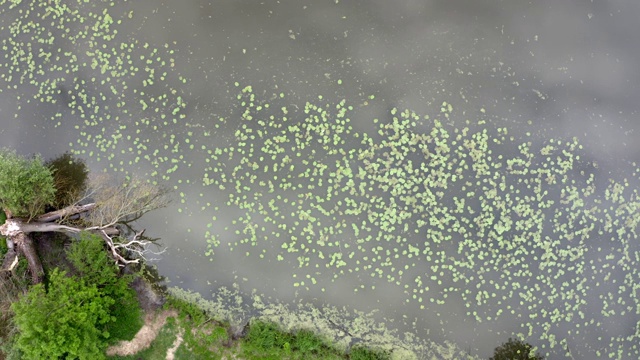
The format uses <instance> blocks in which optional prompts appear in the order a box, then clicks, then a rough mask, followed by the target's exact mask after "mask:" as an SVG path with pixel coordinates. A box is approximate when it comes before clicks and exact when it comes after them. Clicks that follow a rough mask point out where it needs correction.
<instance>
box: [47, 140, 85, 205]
mask: <svg viewBox="0 0 640 360" xmlns="http://www.w3.org/2000/svg"><path fill="white" fill-rule="evenodd" d="M45 165H46V166H47V168H49V170H51V173H52V174H53V183H54V186H55V188H56V197H55V200H54V201H53V204H52V205H53V206H54V207H55V208H57V209H61V208H63V207H65V206H67V205H71V204H72V203H73V202H74V201H76V200H77V199H78V198H79V196H80V195H81V193H82V192H83V191H84V189H85V188H86V185H87V177H88V174H89V170H88V169H87V165H86V164H85V162H84V161H83V160H82V159H78V158H76V157H74V156H73V155H71V153H69V152H65V153H64V154H62V155H60V156H58V157H56V158H54V159H51V160H48V161H47V162H46V164H45Z"/></svg>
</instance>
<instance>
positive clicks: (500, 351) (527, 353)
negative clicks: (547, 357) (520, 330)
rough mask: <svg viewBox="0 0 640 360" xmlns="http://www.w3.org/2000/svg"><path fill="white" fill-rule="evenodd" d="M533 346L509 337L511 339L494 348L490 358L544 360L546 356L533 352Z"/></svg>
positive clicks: (490, 359)
mask: <svg viewBox="0 0 640 360" xmlns="http://www.w3.org/2000/svg"><path fill="white" fill-rule="evenodd" d="M532 348H533V346H531V345H530V344H527V343H525V342H524V341H521V340H518V339H512V338H509V341H507V342H506V343H504V344H502V345H500V346H498V347H497V348H496V349H495V350H494V352H493V356H492V357H491V358H489V360H544V356H542V355H540V354H533V353H532V351H531V349H532Z"/></svg>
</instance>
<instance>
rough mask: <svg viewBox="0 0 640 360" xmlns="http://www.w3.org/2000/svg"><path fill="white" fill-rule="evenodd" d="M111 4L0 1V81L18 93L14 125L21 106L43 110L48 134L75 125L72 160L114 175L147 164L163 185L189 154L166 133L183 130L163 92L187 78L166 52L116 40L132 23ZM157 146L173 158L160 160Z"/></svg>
mask: <svg viewBox="0 0 640 360" xmlns="http://www.w3.org/2000/svg"><path fill="white" fill-rule="evenodd" d="M114 4H115V3H113V2H89V1H84V0H75V1H61V0H50V1H22V0H12V1H0V5H1V7H0V16H2V17H3V18H5V21H4V22H3V24H2V25H0V33H1V34H2V38H1V40H0V46H1V47H2V54H3V58H2V60H0V61H1V64H2V74H1V75H0V79H2V81H3V82H5V84H6V87H7V90H9V91H11V90H17V89H20V91H21V92H22V93H21V94H20V95H18V98H17V99H16V100H17V104H18V106H17V107H16V109H17V111H18V112H17V113H16V114H15V117H16V118H18V117H19V116H24V114H21V113H20V112H21V111H22V105H23V104H24V105H26V104H28V105H29V106H30V107H32V106H34V105H37V106H43V109H44V110H43V112H44V113H48V114H50V116H49V117H50V119H49V120H50V123H51V124H52V125H53V127H54V128H55V127H60V126H63V125H66V124H67V123H69V122H70V121H71V118H73V123H74V124H75V125H74V128H75V130H76V132H77V135H78V136H77V140H76V142H75V143H70V144H69V145H70V147H72V148H73V149H74V151H75V152H76V153H78V154H82V155H86V156H89V157H91V158H93V159H94V160H96V161H102V162H104V163H106V164H107V165H108V167H109V168H110V169H112V170H113V171H122V172H124V171H125V168H126V167H130V166H139V165H140V164H142V163H145V164H148V165H149V166H150V167H152V168H154V169H156V171H155V173H154V175H158V176H159V177H162V178H163V179H164V180H169V179H170V178H171V174H172V173H174V172H175V171H176V170H177V167H178V166H179V165H180V164H182V163H183V161H182V160H183V159H182V158H181V157H180V155H179V154H177V153H178V152H179V151H180V146H181V145H182V146H183V147H186V146H188V145H186V144H183V143H182V141H178V140H176V138H175V137H176V133H175V132H170V131H167V129H168V128H169V127H170V126H175V124H177V123H178V122H179V121H183V119H184V118H185V115H184V108H185V106H186V104H185V102H184V101H183V100H182V98H181V96H180V90H179V89H176V88H172V87H168V86H166V85H167V83H168V82H169V80H170V79H171V80H173V81H174V82H178V83H182V84H183V83H186V79H185V78H183V77H181V76H179V75H176V73H175V71H174V70H173V67H174V64H175V55H176V54H175V51H174V50H173V49H171V48H170V46H169V44H164V46H163V47H162V48H157V47H154V46H152V45H150V44H149V43H147V42H143V41H139V40H138V39H136V38H135V37H129V36H127V34H120V33H119V32H118V25H120V24H122V22H123V21H131V19H132V18H133V17H134V14H133V11H122V12H120V13H116V11H115V10H114V9H113V8H112V7H113V5H114ZM52 109H53V110H52ZM185 132H186V131H185ZM158 143H161V144H166V145H164V146H165V148H166V149H169V150H170V151H171V152H167V153H165V152H164V151H162V154H161V150H162V149H158V148H157V145H156V144H158ZM93 149H95V150H93ZM116 157H118V158H120V160H118V159H116ZM123 158H126V159H127V160H122V159H123Z"/></svg>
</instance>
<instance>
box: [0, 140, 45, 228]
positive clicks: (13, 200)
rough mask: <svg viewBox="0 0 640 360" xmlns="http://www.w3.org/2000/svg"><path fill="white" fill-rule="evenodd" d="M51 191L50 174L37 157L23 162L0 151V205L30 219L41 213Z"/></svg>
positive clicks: (13, 153)
mask: <svg viewBox="0 0 640 360" xmlns="http://www.w3.org/2000/svg"><path fill="white" fill-rule="evenodd" d="M55 191H56V190H55V187H54V185H53V175H52V174H51V171H50V170H49V169H48V168H47V167H46V166H45V165H44V164H43V163H42V159H41V158H40V157H38V156H36V157H33V158H31V159H27V158H25V157H22V156H19V155H17V154H16V153H15V151H11V150H7V149H3V150H0V205H1V206H2V207H3V208H4V209H5V210H8V211H10V212H11V213H12V215H13V216H16V217H27V218H28V219H33V218H34V217H36V216H38V215H40V214H42V212H43V211H44V209H45V206H46V205H48V204H51V203H52V202H53V201H54V199H55Z"/></svg>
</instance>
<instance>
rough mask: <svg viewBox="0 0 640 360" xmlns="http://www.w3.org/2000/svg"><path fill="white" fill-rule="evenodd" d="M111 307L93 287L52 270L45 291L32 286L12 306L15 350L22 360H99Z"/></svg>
mask: <svg viewBox="0 0 640 360" xmlns="http://www.w3.org/2000/svg"><path fill="white" fill-rule="evenodd" d="M113 304H115V300H114V299H113V298H111V297H109V296H104V295H103V294H101V291H100V289H98V286H97V285H96V284H87V283H86V282H85V281H84V280H83V279H78V278H73V277H67V276H66V273H65V272H60V271H58V269H55V270H53V272H52V273H51V274H49V288H48V289H47V290H45V287H44V285H43V284H37V285H34V286H32V287H31V288H30V289H29V291H28V292H27V295H26V296H24V297H22V298H21V299H20V300H19V301H17V302H15V303H14V304H13V305H12V309H13V311H14V313H15V317H14V321H15V324H16V325H17V327H18V331H19V333H18V336H17V339H16V347H17V348H18V349H19V350H20V351H21V352H22V354H23V358H24V359H57V358H67V359H102V358H104V349H105V348H106V342H105V340H106V339H107V338H108V337H109V333H108V332H107V331H104V330H103V329H104V325H105V324H106V323H108V322H110V321H113V320H114V319H113V318H112V316H111V315H110V314H109V309H110V307H111V306H112V305H113Z"/></svg>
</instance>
